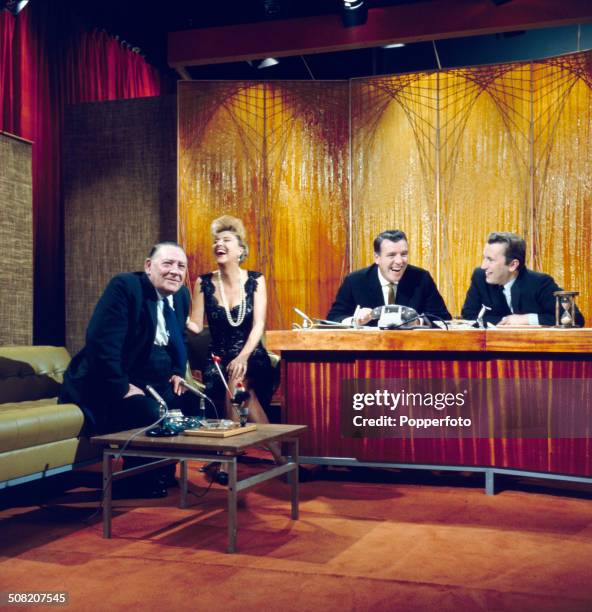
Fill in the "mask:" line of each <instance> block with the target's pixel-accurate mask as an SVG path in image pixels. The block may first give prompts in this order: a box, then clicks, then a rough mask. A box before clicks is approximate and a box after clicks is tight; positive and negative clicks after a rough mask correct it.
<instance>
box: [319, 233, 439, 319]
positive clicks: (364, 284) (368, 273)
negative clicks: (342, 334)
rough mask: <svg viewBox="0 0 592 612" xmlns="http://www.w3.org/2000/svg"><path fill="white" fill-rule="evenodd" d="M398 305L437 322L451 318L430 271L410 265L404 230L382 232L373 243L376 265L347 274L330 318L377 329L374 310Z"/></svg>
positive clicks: (329, 315) (330, 312)
mask: <svg viewBox="0 0 592 612" xmlns="http://www.w3.org/2000/svg"><path fill="white" fill-rule="evenodd" d="M386 304H399V305H401V306H409V307H411V308H413V309H415V310H416V311H417V312H418V313H419V314H425V315H427V316H430V315H431V316H433V317H435V318H437V319H444V320H448V319H450V318H451V316H450V313H449V312H448V309H447V308H446V304H445V303H444V300H443V299H442V296H441V295H440V292H439V291H438V288H437V287H436V283H434V281H433V279H432V277H431V275H430V273H429V272H428V271H427V270H423V269H422V268H418V267H417V266H412V265H411V264H409V245H408V243H407V236H406V235H405V234H404V233H403V232H402V231H401V230H387V231H385V232H381V233H380V234H378V236H376V238H375V239H374V263H373V264H372V265H371V266H369V267H367V268H363V269H362V270H356V271H355V272H352V273H351V274H348V275H347V276H346V277H345V279H344V281H343V283H342V285H341V287H340V288H339V291H338V292H337V297H336V298H335V302H334V303H333V306H332V307H331V310H330V311H329V314H328V315H327V319H329V320H330V321H336V322H338V323H345V324H351V323H353V322H354V321H353V319H354V317H355V323H356V324H357V325H367V324H370V325H372V324H373V325H376V321H371V316H372V309H373V308H376V307H377V306H384V305H386Z"/></svg>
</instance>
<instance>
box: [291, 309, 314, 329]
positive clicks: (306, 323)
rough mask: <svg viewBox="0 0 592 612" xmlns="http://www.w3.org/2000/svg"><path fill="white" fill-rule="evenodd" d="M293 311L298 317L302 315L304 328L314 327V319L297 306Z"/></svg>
mask: <svg viewBox="0 0 592 612" xmlns="http://www.w3.org/2000/svg"><path fill="white" fill-rule="evenodd" d="M292 310H293V311H294V312H295V313H296V314H297V315H300V316H301V317H302V327H312V326H313V325H314V323H313V321H312V319H311V318H310V317H309V316H308V315H307V314H306V313H304V312H302V310H300V309H299V308H296V306H293V307H292Z"/></svg>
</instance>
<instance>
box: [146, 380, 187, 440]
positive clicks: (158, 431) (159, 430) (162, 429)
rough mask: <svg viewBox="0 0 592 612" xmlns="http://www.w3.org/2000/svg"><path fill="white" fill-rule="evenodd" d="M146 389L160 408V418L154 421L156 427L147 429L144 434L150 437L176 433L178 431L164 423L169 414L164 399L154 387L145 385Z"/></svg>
mask: <svg viewBox="0 0 592 612" xmlns="http://www.w3.org/2000/svg"><path fill="white" fill-rule="evenodd" d="M146 391H148V393H150V395H151V396H152V397H153V398H154V399H155V400H156V401H157V402H158V406H159V408H160V418H159V419H158V421H156V423H155V425H156V427H153V428H152V429H149V430H148V431H147V432H146V435H147V436H150V437H152V438H168V437H171V436H176V435H178V434H179V432H178V431H176V430H175V429H173V428H172V427H170V426H169V425H168V424H167V423H166V419H167V417H168V415H169V407H168V406H167V403H166V402H165V401H164V399H162V397H161V396H160V394H159V393H158V392H157V391H156V389H154V387H152V386H150V385H146Z"/></svg>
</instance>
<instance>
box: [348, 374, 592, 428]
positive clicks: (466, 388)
mask: <svg viewBox="0 0 592 612" xmlns="http://www.w3.org/2000/svg"><path fill="white" fill-rule="evenodd" d="M591 398H592V381H591V380H589V379H555V380H551V379H470V378H465V379H448V378H430V379H398V378H393V379H348V380H344V381H342V385H341V432H342V435H343V436H344V437H356V438H359V437H361V438H393V437H394V438H399V437H400V438H416V437H419V438H442V437H445V438H475V437H478V438H579V437H586V436H588V435H592V432H591V431H590V430H591V429H592V401H591Z"/></svg>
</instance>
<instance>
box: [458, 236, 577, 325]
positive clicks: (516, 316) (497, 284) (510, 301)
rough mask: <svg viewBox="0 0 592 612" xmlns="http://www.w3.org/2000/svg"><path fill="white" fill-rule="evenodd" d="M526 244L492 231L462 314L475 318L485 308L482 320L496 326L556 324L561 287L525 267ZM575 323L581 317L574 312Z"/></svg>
mask: <svg viewBox="0 0 592 612" xmlns="http://www.w3.org/2000/svg"><path fill="white" fill-rule="evenodd" d="M525 259H526V243H525V242H524V239H523V238H521V237H520V236H518V235H516V234H513V233H511V232H493V233H491V234H489V236H488V238H487V244H486V245H485V248H484V250H483V263H482V264H481V267H480V268H476V269H475V271H474V272H473V276H472V278H471V286H470V287H469V290H468V291H467V297H466V298H465V303H464V306H463V307H462V312H461V315H462V317H463V318H465V319H476V318H477V316H478V315H479V311H480V310H481V309H482V307H483V306H487V307H488V308H489V310H487V312H486V314H485V316H484V320H485V321H486V322H488V323H493V324H496V325H507V326H511V325H555V297H554V295H553V292H555V291H561V288H560V287H559V286H558V285H557V283H556V282H555V281H554V280H553V278H552V277H551V276H549V275H548V274H543V273H541V272H533V271H532V270H529V269H528V268H527V267H526V266H525V263H524V262H525ZM575 322H576V324H577V325H580V326H583V325H584V317H583V316H582V314H581V313H580V311H579V310H577V309H576V321H575Z"/></svg>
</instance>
